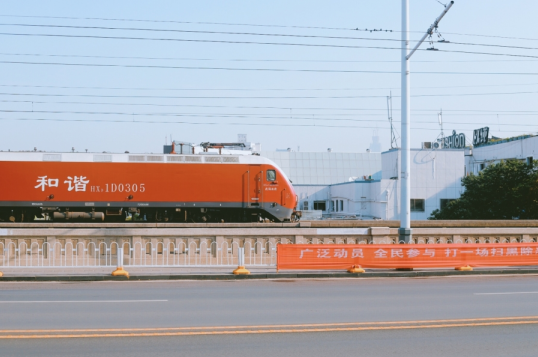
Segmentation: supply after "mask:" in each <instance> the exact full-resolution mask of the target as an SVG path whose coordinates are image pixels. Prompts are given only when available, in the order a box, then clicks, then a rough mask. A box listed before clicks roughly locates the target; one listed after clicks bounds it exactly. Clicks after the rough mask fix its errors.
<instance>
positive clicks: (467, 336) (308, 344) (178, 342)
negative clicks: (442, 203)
mask: <svg viewBox="0 0 538 357" xmlns="http://www.w3.org/2000/svg"><path fill="white" fill-rule="evenodd" d="M537 333H538V327H537V326H536V325H534V326H514V327H510V328H509V329H506V328H503V327H484V328H480V329H473V330H469V329H466V328H464V329H434V330H420V331H416V330H415V331H376V332H364V333H350V332H341V333H319V334H318V333H311V334H290V335H256V336H233V337H230V336H212V337H207V336H193V337H158V338H154V339H145V338H121V339H68V340H10V341H2V342H1V347H0V349H1V352H0V353H1V355H2V356H3V357H12V356H17V357H18V356H42V357H49V356H50V357H53V356H54V357H57V356H58V357H64V356H65V357H72V356H81V357H90V356H91V357H95V356H107V357H120V356H129V357H147V356H152V357H160V356H192V357H206V356H219V357H240V356H248V357H254V356H255V357H270V356H271V357H272V356H286V357H288V356H289V357H299V356H304V357H318V356H319V357H326V356H335V357H340V356H381V357H408V356H409V357H433V356H435V357H454V356H462V357H467V356H473V357H535V356H536V354H537V352H536V351H538V343H537V342H536V335H537Z"/></svg>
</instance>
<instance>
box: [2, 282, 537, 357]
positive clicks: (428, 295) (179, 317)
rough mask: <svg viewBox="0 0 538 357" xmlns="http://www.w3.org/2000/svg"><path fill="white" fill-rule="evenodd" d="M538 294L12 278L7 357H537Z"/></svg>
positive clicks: (532, 289) (522, 285) (493, 289)
mask: <svg viewBox="0 0 538 357" xmlns="http://www.w3.org/2000/svg"><path fill="white" fill-rule="evenodd" d="M537 298H538V277H535V276H509V277H508V276H498V277H476V276H474V277H448V278H447V277H444V278H428V279H364V280H357V279H334V280H330V279H329V280H324V279H319V280H304V279H303V280H256V281H252V280H250V281H223V282H220V281H169V282H159V281H150V282H131V281H126V282H88V283H22V282H21V283H10V282H2V283H0V309H1V311H2V313H1V315H0V316H1V317H2V318H1V319H0V330H1V331H0V355H2V356H20V355H33V354H39V355H41V356H72V355H81V356H105V355H106V356H123V355H129V356H147V355H152V356H167V355H174V356H177V355H189V356H213V355H214V356H243V355H244V356H247V355H248V356H252V355H256V356H273V355H276V354H281V355H286V356H327V355H351V354H353V355H368V356H372V355H379V356H433V355H435V356H454V355H461V356H467V355H472V356H536V351H538V342H536V334H537V333H538V304H536V299H537ZM533 316H535V317H534V318H533ZM516 317H517V318H516ZM490 318H495V319H494V320H489V319H490ZM440 320H442V321H440ZM411 321H419V322H418V323H417V322H411ZM379 322H385V323H382V324H380V323H379ZM361 323H363V324H361ZM297 324H300V325H302V326H289V325H297ZM317 324H322V325H321V326H320V325H317ZM267 325H279V326H278V327H275V326H270V327H267ZM253 326H257V327H253ZM259 326H262V327H259ZM425 326H428V327H425ZM448 326H450V327H448ZM182 327H187V329H181V328H182ZM200 327H207V328H200ZM223 327H224V328H223ZM77 329H82V330H84V331H76V330H77ZM89 329H106V330H105V331H103V330H98V331H89ZM117 329H128V330H117ZM136 329H142V330H136ZM36 330H44V331H41V332H36ZM58 330H62V331H58ZM267 330H278V331H277V332H271V331H267ZM314 330H321V331H319V332H314ZM223 331H224V332H225V333H226V334H223ZM201 333H204V334H201ZM208 333H209V335H208ZM92 334H98V335H99V336H101V337H82V336H91V335H92ZM126 334H135V337H118V335H126ZM186 334H191V335H186ZM28 335H35V336H34V337H41V338H31V339H26V338H24V339H23V338H22V337H28ZM58 335H61V336H64V337H63V338H59V337H58ZM107 335H113V337H105V336H107ZM114 335H115V336H114ZM140 335H142V336H140ZM163 335H168V336H163ZM6 336H12V337H11V338H8V339H4V338H2V337H6ZM47 336H48V337H47ZM68 337H69V338H68Z"/></svg>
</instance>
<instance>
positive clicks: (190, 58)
mask: <svg viewBox="0 0 538 357" xmlns="http://www.w3.org/2000/svg"><path fill="white" fill-rule="evenodd" d="M0 55H1V56H32V57H64V58H99V59H101V58H105V59H134V60H162V61H219V62H290V63H309V62H311V63H399V62H400V61H391V60H378V61H376V60H324V59H248V58H198V57H145V56H98V55H74V54H52V53H8V52H3V53H0ZM537 61H538V59H526V60H515V59H502V60H499V59H496V60H484V59H480V60H479V59H474V60H416V61H413V62H414V63H475V62H537Z"/></svg>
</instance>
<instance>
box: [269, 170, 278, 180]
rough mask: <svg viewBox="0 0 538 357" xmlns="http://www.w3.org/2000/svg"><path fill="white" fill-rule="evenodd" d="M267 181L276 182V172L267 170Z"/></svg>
mask: <svg viewBox="0 0 538 357" xmlns="http://www.w3.org/2000/svg"><path fill="white" fill-rule="evenodd" d="M267 181H276V171H275V170H267Z"/></svg>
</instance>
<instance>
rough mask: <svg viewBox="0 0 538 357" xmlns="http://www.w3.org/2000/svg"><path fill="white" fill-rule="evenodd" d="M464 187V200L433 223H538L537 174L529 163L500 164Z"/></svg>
mask: <svg viewBox="0 0 538 357" xmlns="http://www.w3.org/2000/svg"><path fill="white" fill-rule="evenodd" d="M461 184H462V186H463V187H465V191H464V192H463V194H462V195H461V197H460V198H459V199H457V200H454V201H451V202H450V203H448V204H447V206H446V207H444V208H443V209H442V210H435V211H433V212H432V214H431V216H430V219H538V170H537V169H536V168H534V167H533V166H532V165H528V164H527V163H526V162H523V161H520V160H506V161H501V162H500V163H498V164H495V165H491V166H488V167H487V168H485V169H484V170H482V171H480V173H479V174H478V175H473V174H471V175H469V176H467V177H464V178H463V179H462V180H461Z"/></svg>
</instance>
